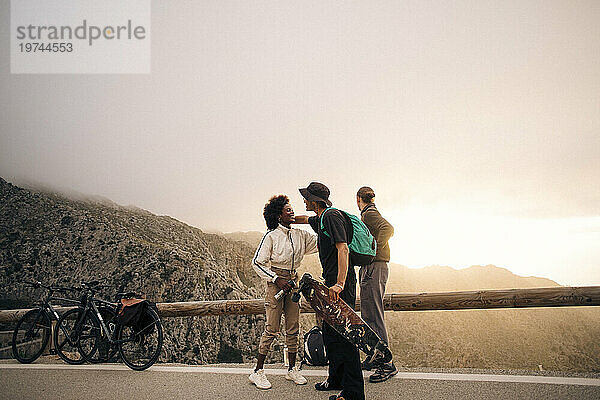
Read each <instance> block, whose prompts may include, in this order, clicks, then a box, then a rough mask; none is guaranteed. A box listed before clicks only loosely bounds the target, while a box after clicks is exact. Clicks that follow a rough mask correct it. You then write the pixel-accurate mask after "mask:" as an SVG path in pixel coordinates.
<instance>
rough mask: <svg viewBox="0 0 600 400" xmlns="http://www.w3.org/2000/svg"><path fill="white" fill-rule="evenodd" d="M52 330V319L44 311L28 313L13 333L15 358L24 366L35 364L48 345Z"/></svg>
mask: <svg viewBox="0 0 600 400" xmlns="http://www.w3.org/2000/svg"><path fill="white" fill-rule="evenodd" d="M51 330H52V328H51V322H50V317H49V316H48V314H47V313H46V311H45V310H44V309H42V308H37V309H34V310H31V311H27V312H26V313H25V315H23V316H22V317H21V319H20V320H19V322H17V326H16V327H15V330H14V331H13V337H12V353H13V356H14V357H15V358H16V359H17V360H18V361H19V362H20V363H23V364H29V363H31V362H34V361H35V360H36V359H37V358H38V357H39V356H41V355H42V353H43V352H44V349H45V348H46V345H48V340H50V331H51Z"/></svg>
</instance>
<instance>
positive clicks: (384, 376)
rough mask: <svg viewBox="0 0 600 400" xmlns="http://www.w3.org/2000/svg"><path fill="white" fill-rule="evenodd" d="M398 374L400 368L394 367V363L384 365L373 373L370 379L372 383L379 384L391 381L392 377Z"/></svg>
mask: <svg viewBox="0 0 600 400" xmlns="http://www.w3.org/2000/svg"><path fill="white" fill-rule="evenodd" d="M397 373H398V368H396V366H395V365H394V363H390V364H384V365H381V366H380V367H379V368H377V371H375V372H374V373H373V375H371V376H370V377H369V382H371V383H379V382H385V381H387V380H388V379H390V378H391V377H392V376H394V375H396V374H397Z"/></svg>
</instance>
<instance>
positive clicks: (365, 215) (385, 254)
mask: <svg viewBox="0 0 600 400" xmlns="http://www.w3.org/2000/svg"><path fill="white" fill-rule="evenodd" d="M360 219H362V221H363V222H364V223H365V225H366V226H367V228H369V231H370V232H371V235H373V237H375V240H376V241H377V254H375V260H374V261H385V262H388V261H390V246H389V244H388V241H389V240H390V238H391V237H392V236H393V235H394V227H393V226H392V224H390V223H389V222H388V221H387V220H386V219H385V218H383V217H382V216H381V214H380V213H379V211H378V210H377V207H375V204H368V205H367V206H365V208H363V209H362V211H361V212H360Z"/></svg>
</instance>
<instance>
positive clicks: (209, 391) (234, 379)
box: [0, 362, 600, 400]
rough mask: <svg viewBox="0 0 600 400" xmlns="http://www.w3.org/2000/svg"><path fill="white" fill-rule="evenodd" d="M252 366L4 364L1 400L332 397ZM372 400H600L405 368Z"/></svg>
mask: <svg viewBox="0 0 600 400" xmlns="http://www.w3.org/2000/svg"><path fill="white" fill-rule="evenodd" d="M249 372H250V368H249V366H239V367H233V368H232V367H214V366H211V367H203V366H198V367H196V366H175V365H164V364H163V365H156V366H154V367H152V368H151V369H149V370H147V371H144V372H135V371H131V370H129V369H127V368H126V367H124V366H123V365H116V364H115V365H112V364H108V365H83V366H69V365H65V364H32V365H20V364H15V363H12V362H10V363H2V364H0V399H11V400H14V399H52V400H56V399H61V400H63V399H64V400H67V399H78V400H79V399H86V400H92V399H121V398H126V399H160V400H166V399H204V400H217V399H261V400H270V399H273V400H282V399H285V400H296V399H298V400H300V399H302V400H305V399H327V398H328V395H329V394H333V393H334V392H327V393H323V392H317V391H316V390H315V389H314V388H313V385H314V383H315V382H318V381H320V380H323V379H324V377H325V374H326V372H325V371H324V370H322V369H309V370H306V371H305V376H306V377H307V379H308V381H309V383H308V385H305V386H296V385H294V384H293V383H292V382H289V381H286V380H285V379H284V377H283V372H284V370H282V369H278V368H275V367H273V368H269V369H268V373H269V374H268V377H269V380H270V381H271V383H272V384H273V388H272V389H270V390H266V391H265V390H258V389H256V388H255V387H254V386H253V385H252V384H250V383H249V382H248V373H249ZM365 389H366V395H367V398H368V399H413V400H416V399H427V400H431V399H511V400H513V399H561V400H562V399H578V400H584V399H594V400H598V399H600V378H597V377H596V378H588V377H549V376H526V375H504V374H490V373H488V374H456V373H424V372H405V371H402V372H401V373H400V374H398V376H397V377H395V378H393V379H391V380H389V381H387V382H384V383H379V384H370V383H368V382H367V383H366V384H365Z"/></svg>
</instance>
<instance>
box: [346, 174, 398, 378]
mask: <svg viewBox="0 0 600 400" xmlns="http://www.w3.org/2000/svg"><path fill="white" fill-rule="evenodd" d="M374 198H375V192H374V191H373V189H371V188H370V187H368V186H363V187H361V188H360V189H359V190H358V192H357V193H356V203H357V205H358V209H359V210H360V216H361V219H362V221H363V222H364V223H365V225H366V226H367V228H369V231H370V232H371V234H372V235H373V237H375V240H376V241H377V253H376V254H375V259H374V260H373V262H372V263H371V264H369V265H365V266H362V267H360V272H359V278H360V309H361V311H360V315H361V316H362V318H363V319H364V320H365V322H366V323H367V324H368V325H369V326H370V327H371V329H373V330H374V331H375V333H377V335H379V337H380V338H381V339H383V340H384V341H385V342H386V343H388V335H387V330H386V328H385V319H384V313H383V295H384V294H385V285H386V283H387V280H388V273H389V270H388V265H387V263H388V261H390V247H389V244H388V241H389V239H390V238H391V237H392V235H393V234H394V227H393V226H392V225H391V224H390V223H389V222H388V221H387V220H386V219H385V218H383V217H382V216H381V214H380V213H379V211H378V210H377V207H375V203H374V202H373V199H374ZM362 367H363V369H366V370H371V369H372V368H375V369H376V370H375V373H373V375H371V376H370V377H369V381H370V382H373V383H375V382H383V381H386V380H388V379H389V378H391V377H392V376H394V375H396V374H397V373H398V370H397V369H396V367H395V365H394V363H393V362H389V363H386V364H377V363H376V362H375V363H374V362H373V361H372V360H370V359H369V358H367V359H366V360H365V361H364V362H363V364H362Z"/></svg>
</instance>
